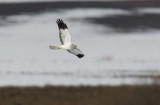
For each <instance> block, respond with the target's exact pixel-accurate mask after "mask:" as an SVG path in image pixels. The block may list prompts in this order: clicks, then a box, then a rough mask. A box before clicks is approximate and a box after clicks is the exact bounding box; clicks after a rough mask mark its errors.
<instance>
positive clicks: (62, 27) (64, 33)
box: [57, 19, 72, 44]
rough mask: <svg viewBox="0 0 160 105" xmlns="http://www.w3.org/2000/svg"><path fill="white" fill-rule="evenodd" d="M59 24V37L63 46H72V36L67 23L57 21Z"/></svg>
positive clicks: (60, 20)
mask: <svg viewBox="0 0 160 105" xmlns="http://www.w3.org/2000/svg"><path fill="white" fill-rule="evenodd" d="M57 24H58V28H59V37H60V41H61V44H71V41H72V39H71V34H70V32H69V30H68V27H67V25H66V23H64V22H63V20H62V19H57Z"/></svg>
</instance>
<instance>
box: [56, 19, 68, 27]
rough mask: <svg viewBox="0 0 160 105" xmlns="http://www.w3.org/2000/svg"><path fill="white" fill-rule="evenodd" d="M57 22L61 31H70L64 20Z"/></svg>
mask: <svg viewBox="0 0 160 105" xmlns="http://www.w3.org/2000/svg"><path fill="white" fill-rule="evenodd" d="M56 22H57V24H58V27H59V29H68V27H67V25H66V23H64V22H63V20H62V19H57V21H56Z"/></svg>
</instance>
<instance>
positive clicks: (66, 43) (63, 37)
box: [49, 19, 84, 58]
mask: <svg viewBox="0 0 160 105" xmlns="http://www.w3.org/2000/svg"><path fill="white" fill-rule="evenodd" d="M56 22H57V25H58V28H59V38H60V41H61V45H60V46H49V48H50V49H52V50H59V49H64V50H67V51H68V52H70V53H72V54H74V55H76V56H77V57H78V58H82V57H83V56H84V54H83V53H82V51H81V50H80V49H78V48H77V46H76V45H74V44H72V38H71V34H70V32H69V30H68V27H67V25H66V23H64V22H63V20H62V19H57V21H56Z"/></svg>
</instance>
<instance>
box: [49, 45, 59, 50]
mask: <svg viewBox="0 0 160 105" xmlns="http://www.w3.org/2000/svg"><path fill="white" fill-rule="evenodd" d="M49 48H50V49H52V50H58V49H60V48H59V47H58V46H49Z"/></svg>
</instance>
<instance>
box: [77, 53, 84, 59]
mask: <svg viewBox="0 0 160 105" xmlns="http://www.w3.org/2000/svg"><path fill="white" fill-rule="evenodd" d="M76 56H77V57H78V58H82V57H84V54H78V55H76Z"/></svg>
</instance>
